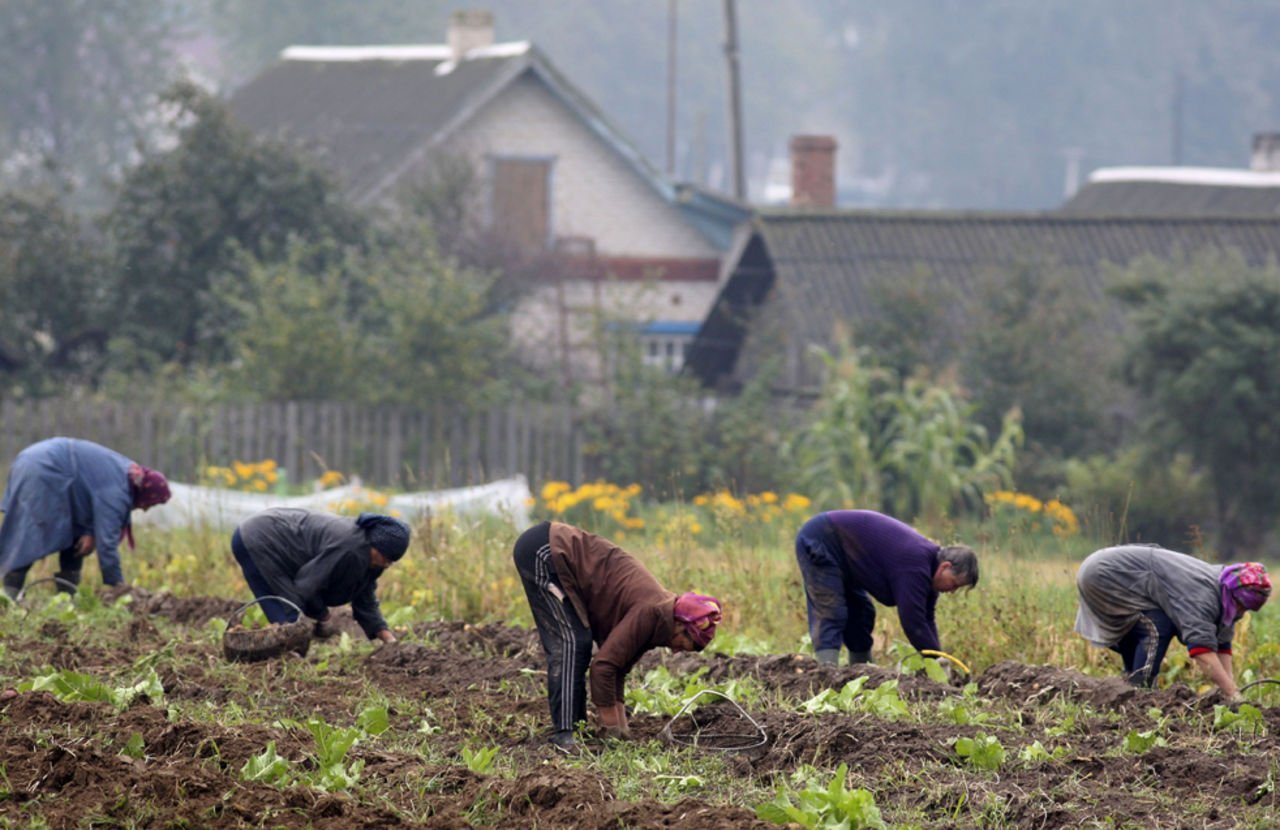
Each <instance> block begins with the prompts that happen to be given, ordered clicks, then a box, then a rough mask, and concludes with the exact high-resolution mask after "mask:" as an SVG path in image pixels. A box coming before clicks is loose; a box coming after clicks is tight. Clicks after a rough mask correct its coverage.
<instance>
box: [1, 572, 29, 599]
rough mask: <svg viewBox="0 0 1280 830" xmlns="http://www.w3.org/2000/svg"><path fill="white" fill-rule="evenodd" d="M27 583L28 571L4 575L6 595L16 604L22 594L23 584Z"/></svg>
mask: <svg viewBox="0 0 1280 830" xmlns="http://www.w3.org/2000/svg"><path fill="white" fill-rule="evenodd" d="M26 581H27V572H26V570H25V569H24V570H21V571H9V572H8V573H6V574H5V575H4V595H5V596H6V597H8V598H9V599H11V600H13V601H14V602H17V601H18V595H19V594H21V593H22V583H24V582H26Z"/></svg>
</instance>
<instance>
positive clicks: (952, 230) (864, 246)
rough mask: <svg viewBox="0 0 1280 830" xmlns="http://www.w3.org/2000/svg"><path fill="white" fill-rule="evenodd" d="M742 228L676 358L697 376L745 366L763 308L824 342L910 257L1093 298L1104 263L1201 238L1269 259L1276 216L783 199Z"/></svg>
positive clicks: (905, 267) (715, 377)
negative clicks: (783, 207)
mask: <svg viewBox="0 0 1280 830" xmlns="http://www.w3.org/2000/svg"><path fill="white" fill-rule="evenodd" d="M744 233H748V234H750V237H751V238H750V240H749V241H748V242H746V243H745V244H743V245H742V246H741V247H740V248H738V251H739V252H740V253H739V255H738V259H737V261H736V262H733V263H730V264H729V266H728V273H729V278H728V280H727V281H726V283H725V285H724V286H723V287H722V289H721V293H720V295H719V296H718V297H717V299H716V302H715V304H714V305H713V307H712V310H711V312H710V314H709V315H708V317H707V321H706V323H705V324H704V325H703V328H702V330H701V331H700V332H699V334H698V337H697V338H696V339H695V341H694V343H693V345H692V347H691V350H690V354H689V357H688V359H687V361H686V365H687V366H688V367H689V371H691V372H693V373H694V374H695V375H696V376H698V377H700V378H702V379H703V381H704V382H706V383H709V384H714V383H718V382H721V381H723V380H724V379H725V377H726V375H727V374H728V373H731V372H734V373H735V374H737V375H739V376H741V375H743V374H744V373H747V374H749V373H750V371H751V369H750V367H737V369H736V370H735V365H736V363H737V361H738V356H739V353H740V352H742V351H743V343H744V340H745V339H746V338H747V337H749V336H750V334H751V332H750V328H751V326H750V324H749V323H747V322H745V321H748V320H751V319H759V318H761V317H762V316H765V317H767V318H769V319H771V320H773V321H779V322H781V324H782V328H783V330H784V331H785V332H787V334H786V337H788V338H801V339H803V338H807V342H819V343H826V342H827V341H828V340H829V338H830V336H831V332H832V331H833V326H834V324H835V322H836V321H837V320H856V319H858V318H865V317H866V316H867V315H869V314H872V313H874V309H873V307H872V295H871V291H870V289H869V286H870V285H872V284H873V283H875V282H877V281H881V280H884V279H892V278H893V277H895V276H897V275H903V274H907V273H910V272H912V271H915V270H917V269H919V268H925V269H927V270H928V271H929V272H930V273H931V274H932V275H933V276H934V277H935V278H936V279H938V280H942V281H945V282H948V283H950V284H952V285H954V286H955V287H957V288H959V289H960V290H961V292H967V291H968V290H969V289H971V288H972V287H973V286H974V284H975V282H976V280H977V278H978V277H980V276H981V275H982V274H983V273H984V272H987V271H991V270H995V269H997V268H1004V267H1008V266H1012V265H1020V264H1023V265H1026V264H1045V265H1053V266H1055V267H1057V268H1059V269H1061V270H1063V271H1065V272H1066V273H1068V274H1076V275H1078V277H1079V284H1080V287H1081V289H1082V290H1085V291H1087V292H1089V294H1090V295H1091V296H1094V297H1096V298H1098V299H1100V300H1101V298H1102V297H1103V289H1102V279H1101V276H1102V272H1103V263H1106V262H1110V263H1114V264H1116V265H1124V264H1127V263H1129V262H1130V261H1131V260H1133V259H1134V258H1135V257H1138V256H1140V255H1143V254H1154V255H1157V256H1168V255H1171V254H1174V253H1175V252H1178V251H1182V252H1184V253H1190V252H1193V251H1197V250H1200V249H1202V248H1204V247H1208V246H1212V247H1216V248H1235V249H1237V250H1239V251H1240V252H1241V253H1242V254H1243V255H1244V256H1245V258H1246V259H1247V260H1248V261H1250V262H1252V263H1255V264H1261V263H1264V262H1266V261H1267V259H1268V258H1280V218H1276V219H1261V218H1232V217H1218V218H1180V217H1154V218H1153V217H1141V218H1139V217H1110V218H1096V217H1084V216H1068V215H1063V214H1061V213H1008V214H1005V213H977V212H929V213H916V212H887V211H829V212H798V211H790V210H788V211H768V212H763V213H760V214H759V215H758V216H757V217H756V218H755V219H754V220H753V222H752V224H751V226H750V227H749V228H748V229H745V230H744ZM766 306H772V307H770V308H766ZM787 345H788V344H784V343H779V344H777V346H778V348H784V347H786V346H787ZM792 345H794V344H792ZM752 351H754V350H752ZM739 379H744V378H742V377H739Z"/></svg>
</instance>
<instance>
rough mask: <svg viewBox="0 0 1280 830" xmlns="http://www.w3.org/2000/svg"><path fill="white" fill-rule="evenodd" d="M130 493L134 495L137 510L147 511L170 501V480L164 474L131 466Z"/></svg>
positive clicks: (142, 467)
mask: <svg viewBox="0 0 1280 830" xmlns="http://www.w3.org/2000/svg"><path fill="white" fill-rule="evenodd" d="M129 491H130V492H131V493H132V494H133V507H134V509H135V510H146V509H147V508H148V507H155V506H156V505H157V504H164V503H165V502H167V501H168V500H169V480H168V479H167V478H165V477H164V473H161V472H159V471H157V470H153V469H151V468H150V467H144V466H142V465H141V464H130V465H129Z"/></svg>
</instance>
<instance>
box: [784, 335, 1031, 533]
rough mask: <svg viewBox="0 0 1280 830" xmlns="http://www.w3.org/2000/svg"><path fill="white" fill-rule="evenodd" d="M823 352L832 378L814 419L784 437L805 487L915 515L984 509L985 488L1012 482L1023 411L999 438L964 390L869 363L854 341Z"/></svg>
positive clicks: (834, 498) (825, 500)
mask: <svg viewBox="0 0 1280 830" xmlns="http://www.w3.org/2000/svg"><path fill="white" fill-rule="evenodd" d="M819 357H820V358H821V359H822V361H823V363H824V364H825V366H826V380H825V382H824V384H823V390H822V395H821V397H820V398H819V400H818V403H817V405H816V406H815V408H814V413H813V419H812V420H811V421H810V422H809V423H808V424H807V425H806V426H805V427H804V428H803V429H801V430H800V431H799V433H798V434H797V435H796V436H795V437H794V438H793V439H792V440H791V441H790V442H788V443H787V444H785V445H784V454H785V455H786V456H787V458H788V459H789V460H790V462H791V463H792V465H793V470H794V475H795V476H796V480H795V482H794V489H795V490H796V491H797V492H802V493H806V494H807V495H808V496H809V497H810V498H812V499H813V500H814V501H815V502H816V503H819V504H825V505H829V506H830V507H832V508H835V507H840V506H845V507H854V506H857V507H864V508H869V509H873V510H883V511H885V512H887V513H890V514H892V515H894V516H900V517H902V518H904V519H907V520H910V519H912V518H914V517H916V516H918V515H921V514H931V515H946V514H948V513H950V512H951V510H952V509H953V508H955V507H963V506H967V507H969V508H970V509H973V510H977V509H980V506H981V504H982V493H983V492H984V491H985V490H988V489H995V488H998V487H1002V486H1005V485H1007V484H1008V483H1009V481H1010V480H1011V478H1010V476H1011V475H1012V471H1013V464H1014V461H1015V459H1016V456H1017V447H1018V445H1019V443H1020V442H1021V438H1022V432H1021V429H1020V427H1019V424H1018V414H1017V412H1016V411H1013V412H1010V413H1009V414H1008V415H1007V417H1006V418H1005V420H1004V423H1003V424H1002V426H1001V430H1000V434H999V435H998V436H997V437H996V439H995V440H994V441H989V440H988V438H987V432H986V430H985V429H984V428H983V427H982V426H980V425H979V424H977V423H975V422H974V421H972V420H971V419H970V417H969V407H968V406H967V405H966V404H965V403H964V402H963V399H962V397H961V395H960V392H959V391H958V390H955V389H952V388H949V387H947V386H944V385H938V384H933V383H930V382H928V381H927V380H926V379H924V378H921V377H912V378H907V379H905V380H899V379H898V378H897V377H896V376H895V375H894V374H893V373H891V372H887V371H885V370H883V369H880V368H876V367H868V366H864V365H863V363H862V362H861V360H860V358H859V356H858V354H857V352H855V351H854V350H853V348H852V347H851V346H849V345H847V344H845V345H843V346H842V347H841V350H840V352H839V353H838V354H837V355H831V354H828V353H825V352H823V353H820V354H819Z"/></svg>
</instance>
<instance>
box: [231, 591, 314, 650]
mask: <svg viewBox="0 0 1280 830" xmlns="http://www.w3.org/2000/svg"><path fill="white" fill-rule="evenodd" d="M264 599H274V600H276V601H278V602H283V603H284V604H285V605H288V606H289V607H291V608H292V609H293V610H294V611H297V612H298V619H297V620H296V621H294V622H291V623H283V624H276V625H269V626H267V627H266V628H245V627H244V626H243V625H241V624H240V618H241V616H243V615H244V612H245V611H247V610H248V609H249V608H251V607H252V606H254V605H256V604H257V603H259V602H261V601H262V600H264ZM311 628H312V623H311V621H310V620H307V619H306V618H305V617H303V616H302V609H301V608H299V607H298V606H296V605H294V604H293V603H292V602H290V601H289V600H287V599H285V598H284V597H258V598H257V599H255V600H253V601H252V602H246V603H245V604H244V605H242V606H240V608H239V609H237V610H236V611H235V613H233V614H232V615H231V618H230V619H229V620H227V630H226V631H225V632H223V635H222V653H223V656H225V657H226V658H227V659H228V660H229V661H231V662H232V663H257V662H259V661H261V660H270V659H272V658H273V657H280V656H282V655H284V654H287V653H289V652H293V653H294V654H297V655H298V656H299V657H305V656H306V655H307V649H309V648H311Z"/></svg>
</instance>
